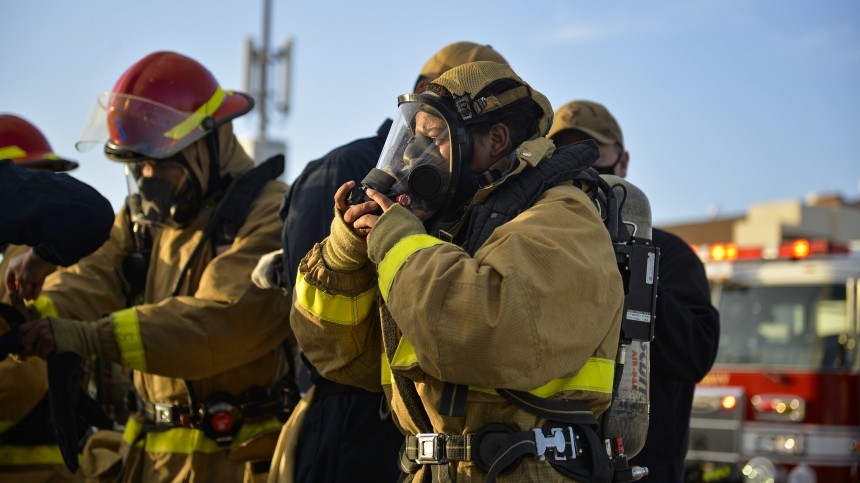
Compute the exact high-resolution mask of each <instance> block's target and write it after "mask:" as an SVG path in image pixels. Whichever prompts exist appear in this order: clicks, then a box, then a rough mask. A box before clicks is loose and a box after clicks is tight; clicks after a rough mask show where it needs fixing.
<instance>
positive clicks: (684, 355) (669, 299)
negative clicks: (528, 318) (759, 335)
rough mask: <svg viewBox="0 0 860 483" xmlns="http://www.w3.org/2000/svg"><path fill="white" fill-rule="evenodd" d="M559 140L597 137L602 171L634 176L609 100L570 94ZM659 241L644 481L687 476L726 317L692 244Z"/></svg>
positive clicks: (559, 116)
mask: <svg viewBox="0 0 860 483" xmlns="http://www.w3.org/2000/svg"><path fill="white" fill-rule="evenodd" d="M548 137H549V138H550V139H552V140H553V141H554V142H555V144H556V146H559V147H562V146H567V145H569V144H571V143H575V142H579V141H583V140H589V139H590V140H594V141H596V142H597V143H598V145H599V147H600V159H598V160H597V162H595V163H594V168H595V169H596V170H597V171H598V172H600V173H601V174H612V175H616V176H620V177H622V178H624V177H626V176H627V169H628V165H629V162H630V153H629V152H628V151H627V150H625V148H624V138H623V135H622V133H621V127H620V126H619V124H618V121H616V119H615V117H614V116H612V114H611V113H610V112H609V110H608V109H606V107H605V106H604V105H602V104H599V103H596V102H593V101H587V100H576V101H571V102H569V103H567V104H565V105H564V106H562V107H561V108H559V109H558V110H557V111H556V112H555V115H554V119H553V124H552V128H551V129H550V131H549V133H548ZM652 240H653V242H654V245H655V246H657V247H658V248H659V249H660V264H659V268H658V279H659V280H660V283H659V284H658V285H657V309H656V325H655V335H654V341H653V342H652V344H651V377H650V382H649V393H650V400H651V405H650V412H649V420H650V422H649V425H648V435H647V437H646V439H645V445H644V447H643V448H642V450H641V451H640V452H639V454H637V455H636V456H634V457H633V458H632V459H631V460H630V462H631V464H632V465H638V466H644V467H647V468H648V476H646V477H645V478H643V479H641V480H640V481H643V482H646V481H647V482H660V483H663V482H668V483H679V482H681V481H683V478H684V458H685V455H686V454H687V446H688V436H689V429H690V410H691V407H692V404H693V391H694V390H695V387H696V383H698V382H699V381H700V380H702V378H703V377H705V375H706V374H707V373H708V371H710V369H711V366H712V365H713V363H714V359H715V358H716V356H717V344H718V341H719V334H720V319H719V314H718V313H717V310H716V309H715V308H714V307H713V305H711V296H710V289H709V287H708V280H707V278H706V276H705V269H704V267H703V266H702V263H701V261H700V260H699V257H698V256H697V255H696V254H695V253H694V252H693V250H692V249H691V248H690V247H689V245H688V244H687V243H686V242H684V241H683V240H682V239H680V238H679V237H677V236H676V235H674V234H672V233H669V232H667V231H664V230H660V229H657V228H653V229H652Z"/></svg>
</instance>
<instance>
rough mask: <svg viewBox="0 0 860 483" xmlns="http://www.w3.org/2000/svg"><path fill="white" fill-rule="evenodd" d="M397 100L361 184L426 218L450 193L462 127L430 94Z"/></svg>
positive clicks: (434, 212) (453, 181)
mask: <svg viewBox="0 0 860 483" xmlns="http://www.w3.org/2000/svg"><path fill="white" fill-rule="evenodd" d="M400 101H401V103H400V106H399V109H398V115H397V116H396V117H395V121H394V124H393V125H392V127H391V131H390V132H389V134H388V139H386V141H385V146H384V147H383V149H382V154H381V155H380V157H379V162H378V163H377V165H376V169H374V170H373V171H372V172H371V173H370V174H369V175H368V176H367V177H366V178H365V179H364V181H363V182H362V184H364V185H365V186H369V187H371V188H374V189H376V190H377V191H380V192H382V193H383V194H385V195H387V196H388V197H390V198H392V199H396V200H397V201H398V202H399V203H400V204H401V205H403V206H405V207H407V208H409V209H411V210H412V212H413V213H415V215H416V216H418V217H419V218H421V219H422V220H427V219H428V218H430V217H432V216H433V215H434V214H436V213H438V212H439V211H440V210H441V209H443V208H445V207H446V205H447V203H448V202H449V201H450V200H451V198H452V196H453V194H454V190H455V188H456V185H457V183H456V177H457V176H458V174H459V170H460V165H461V164H462V160H461V159H460V152H461V149H460V147H461V144H462V143H464V142H466V140H464V139H462V138H464V137H465V134H464V133H465V131H464V130H463V129H458V128H456V127H454V128H452V127H451V124H450V123H451V119H452V117H451V116H449V115H446V113H445V110H444V106H443V105H442V104H441V103H440V102H439V101H438V100H436V98H435V96H430V95H426V94H422V95H406V96H401V97H400ZM434 101H435V102H434Z"/></svg>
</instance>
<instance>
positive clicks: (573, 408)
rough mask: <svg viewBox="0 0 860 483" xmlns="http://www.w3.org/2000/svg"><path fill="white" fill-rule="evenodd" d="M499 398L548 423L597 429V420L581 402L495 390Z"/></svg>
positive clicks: (521, 392) (508, 390)
mask: <svg viewBox="0 0 860 483" xmlns="http://www.w3.org/2000/svg"><path fill="white" fill-rule="evenodd" d="M496 392H498V393H499V395H500V396H502V397H503V398H505V400H506V401H508V402H509V403H511V404H513V405H514V406H516V407H518V408H520V409H522V410H524V411H527V412H529V413H531V414H534V415H535V416H540V417H542V418H544V419H547V420H549V421H560V422H563V423H568V424H583V425H590V426H594V427H597V419H596V418H595V417H594V413H593V412H591V408H589V407H588V405H587V404H585V403H584V402H582V401H572V400H569V399H548V398H542V397H538V396H535V395H533V394H531V393H528V392H523V391H512V390H510V389H496Z"/></svg>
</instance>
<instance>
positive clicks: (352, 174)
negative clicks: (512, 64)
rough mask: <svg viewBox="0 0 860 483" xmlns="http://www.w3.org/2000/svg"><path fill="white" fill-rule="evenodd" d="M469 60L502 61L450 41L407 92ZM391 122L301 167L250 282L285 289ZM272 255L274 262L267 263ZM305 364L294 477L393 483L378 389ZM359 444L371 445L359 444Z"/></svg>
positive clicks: (378, 149) (391, 444)
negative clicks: (271, 248)
mask: <svg viewBox="0 0 860 483" xmlns="http://www.w3.org/2000/svg"><path fill="white" fill-rule="evenodd" d="M475 60H489V61H494V62H500V63H505V64H506V63H507V61H506V60H505V58H504V57H502V55H501V54H499V53H498V52H497V51H496V50H495V49H493V47H491V46H489V45H484V44H479V43H475V42H469V41H459V42H453V43H450V44H448V45H446V46H444V47H443V48H442V49H440V50H439V51H438V52H436V53H435V54H434V55H433V56H432V57H431V58H430V59H428V60H427V62H426V63H425V64H424V66H423V67H422V68H421V71H420V73H419V75H418V78H417V79H416V80H415V84H414V87H413V91H414V92H422V91H423V90H424V89H425V88H426V86H427V84H428V83H429V81H431V80H433V79H435V78H436V77H438V76H439V75H441V74H442V73H443V72H445V71H447V70H448V69H450V68H451V67H455V66H458V65H461V64H465V63H467V62H472V61H475ZM391 123H392V121H391V120H390V119H386V120H385V121H384V122H383V123H382V125H381V126H380V127H379V129H378V130H377V132H376V135H375V136H373V137H369V138H363V139H358V140H355V141H352V142H351V143H348V144H346V145H343V146H340V147H338V148H335V149H333V150H332V151H330V152H329V153H327V154H326V155H325V156H323V157H322V158H320V159H317V160H315V161H311V162H310V163H308V164H307V166H306V167H305V168H304V170H302V173H301V174H300V175H299V176H298V178H296V180H295V182H294V183H293V184H292V186H291V188H290V191H289V193H288V194H287V196H286V198H285V199H284V203H283V205H282V209H281V217H282V218H283V219H284V228H283V234H282V240H283V251H281V252H277V253H275V254H273V255H272V256H270V257H268V258H267V259H265V260H262V263H261V266H260V270H259V272H258V273H256V276H255V280H256V282H255V283H257V284H258V285H260V286H263V287H271V286H277V287H281V288H284V289H292V287H293V284H294V283H295V276H296V273H297V272H298V268H299V262H300V261H301V259H302V258H303V257H304V256H305V254H307V252H308V251H309V250H310V249H311V248H312V247H313V246H314V244H315V243H317V242H319V241H321V240H322V239H323V238H325V237H326V235H328V231H329V226H330V225H331V220H332V218H333V216H334V201H333V197H334V193H335V192H336V191H337V189H338V187H340V186H341V185H342V184H343V183H345V182H347V181H350V180H360V179H362V178H363V177H364V175H366V174H367V172H368V171H370V169H371V168H373V167H374V166H375V165H376V162H377V160H378V159H379V156H380V154H381V153H382V146H383V144H384V143H385V138H386V136H388V132H389V130H390V128H391ZM281 253H283V256H281ZM273 257H278V260H277V262H276V263H274V264H273V263H272V261H273V260H272V258H273ZM276 267H277V268H276ZM266 272H268V273H269V276H268V278H267V277H266ZM304 362H305V364H304V367H305V368H306V369H307V371H306V373H305V374H306V375H307V376H306V379H307V383H310V384H313V385H314V387H315V389H314V392H313V393H311V394H309V395H308V397H306V398H305V400H306V401H308V402H312V403H313V404H311V405H310V406H309V407H308V409H307V412H306V413H305V415H304V416H303V421H302V423H301V424H300V425H299V426H298V427H297V428H290V429H291V430H292V431H297V432H299V434H298V435H297V436H296V437H297V443H296V453H295V455H292V456H291V457H292V458H293V459H294V460H295V465H296V468H295V480H296V481H314V482H339V481H353V479H354V474H355V472H356V471H358V472H359V474H361V475H363V476H364V477H365V479H366V480H367V481H379V482H384V481H395V480H396V479H397V477H398V475H399V474H400V471H399V469H398V467H397V451H398V450H399V448H400V446H401V444H402V443H403V436H402V435H401V434H400V431H398V430H397V427H396V426H395V425H394V423H393V421H392V420H391V417H390V416H389V414H388V410H387V406H386V403H385V400H384V396H383V395H382V394H381V392H379V391H367V390H365V389H362V388H359V387H354V386H350V385H347V384H339V383H336V382H334V381H331V380H328V379H326V378H324V377H322V376H321V375H320V374H319V373H318V372H317V371H316V370H315V369H314V368H313V366H312V365H311V364H309V363H307V361H304ZM307 383H306V384H304V385H305V386H307ZM296 417H297V418H298V417H299V414H297V415H296ZM356 438H360V439H356ZM364 440H373V441H374V443H373V445H368V444H364V443H362V441H364Z"/></svg>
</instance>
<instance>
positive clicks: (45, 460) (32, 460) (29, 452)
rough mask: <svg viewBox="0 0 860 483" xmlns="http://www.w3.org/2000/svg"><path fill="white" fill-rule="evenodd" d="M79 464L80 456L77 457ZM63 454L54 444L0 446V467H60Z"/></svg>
mask: <svg viewBox="0 0 860 483" xmlns="http://www.w3.org/2000/svg"><path fill="white" fill-rule="evenodd" d="M78 462H80V455H78ZM62 464H65V463H63V454H62V453H60V447H59V446H57V445H55V444H40V445H34V446H16V445H11V444H3V445H0V466H25V465H62Z"/></svg>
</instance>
